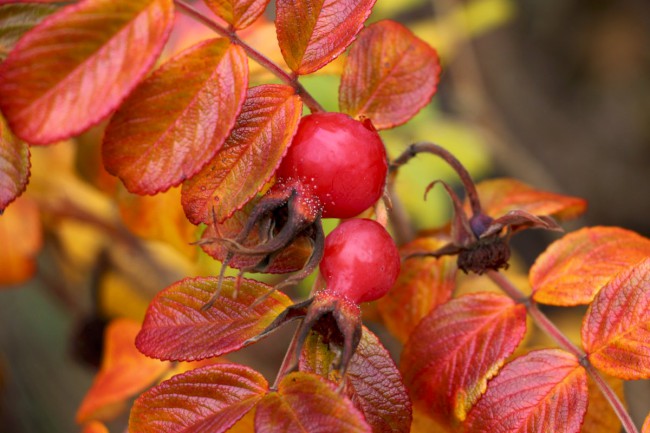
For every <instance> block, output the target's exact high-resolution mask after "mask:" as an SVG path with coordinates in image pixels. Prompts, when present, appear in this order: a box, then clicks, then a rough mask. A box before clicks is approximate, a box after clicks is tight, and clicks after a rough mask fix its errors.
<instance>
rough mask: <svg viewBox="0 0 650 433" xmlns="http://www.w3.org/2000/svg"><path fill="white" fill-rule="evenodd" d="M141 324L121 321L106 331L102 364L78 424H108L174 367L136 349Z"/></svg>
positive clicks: (89, 391) (114, 322)
mask: <svg viewBox="0 0 650 433" xmlns="http://www.w3.org/2000/svg"><path fill="white" fill-rule="evenodd" d="M139 330H140V324H139V323H137V322H135V321H134V320H130V319H117V320H114V321H112V322H111V323H110V324H109V325H108V327H107V328H106V333H105V343H104V352H103V357H102V365H101V368H100V369H99V372H98V373H97V376H95V380H94V382H93V384H92V386H91V387H90V389H89V390H88V392H87V393H86V395H85V397H84V399H83V401H82V402H81V405H80V406H79V409H78V410H77V416H76V419H77V422H78V423H80V424H81V423H84V422H87V421H90V420H93V419H96V420H103V421H107V420H110V419H112V418H114V417H115V416H117V414H118V413H119V411H120V410H121V409H123V407H124V405H125V403H126V400H127V399H128V398H130V397H132V396H134V395H136V394H138V393H139V392H140V391H142V390H143V389H145V388H147V387H148V386H149V385H151V384H152V383H153V382H154V381H155V380H156V379H158V378H159V377H160V376H162V374H163V373H164V372H165V371H166V370H168V369H169V368H170V367H171V365H170V364H169V363H168V362H162V361H159V360H157V359H151V358H148V357H146V356H144V355H143V354H142V353H140V352H139V351H138V349H137V348H136V347H135V336H136V335H137V334H138V331H139Z"/></svg>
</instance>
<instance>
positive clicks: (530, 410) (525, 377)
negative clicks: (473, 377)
mask: <svg viewBox="0 0 650 433" xmlns="http://www.w3.org/2000/svg"><path fill="white" fill-rule="evenodd" d="M586 410H587V373H586V372H585V370H584V368H582V366H581V365H580V364H579V363H578V360H577V359H576V358H575V357H574V356H573V355H571V354H569V353H567V352H564V351H562V350H559V349H545V350H538V351H533V352H530V353H528V354H527V355H524V356H522V357H520V358H517V359H515V360H514V361H512V362H510V363H509V364H507V365H506V366H505V367H503V369H502V370H501V372H500V373H499V374H498V375H497V376H496V377H495V378H494V379H492V380H491V381H490V383H489V385H488V390H487V392H486V393H485V395H484V396H483V398H481V399H480V400H479V402H478V403H477V404H476V406H474V409H472V411H471V412H470V414H469V416H468V418H467V424H466V425H467V431H468V432H470V433H474V432H485V433H506V432H513V431H522V432H524V431H525V432H527V433H546V432H555V433H559V432H565V433H572V432H575V433H577V432H579V431H580V426H581V424H582V420H583V418H584V416H585V412H586Z"/></svg>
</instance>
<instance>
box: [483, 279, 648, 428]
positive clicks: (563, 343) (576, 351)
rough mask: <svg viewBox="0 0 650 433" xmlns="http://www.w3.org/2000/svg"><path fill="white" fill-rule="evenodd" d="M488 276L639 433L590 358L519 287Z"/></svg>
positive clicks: (627, 426)
mask: <svg viewBox="0 0 650 433" xmlns="http://www.w3.org/2000/svg"><path fill="white" fill-rule="evenodd" d="M487 275H488V276H489V277H490V279H491V280H492V281H494V282H495V283H496V284H497V285H498V286H499V287H500V288H501V289H502V290H503V291H504V292H505V293H506V294H507V295H508V296H509V297H511V298H512V299H513V300H515V301H517V302H522V301H523V304H524V305H525V306H526V310H527V311H528V314H530V316H531V317H532V318H533V320H534V321H535V324H536V325H537V326H538V327H539V328H540V329H541V330H542V331H544V332H545V333H546V334H547V335H549V336H550V337H551V338H553V340H555V341H556V342H557V344H558V345H559V346H560V347H561V348H563V349H565V350H566V351H568V352H570V353H572V354H573V355H575V356H576V357H577V358H578V360H579V362H580V365H582V366H583V367H584V368H585V370H586V371H587V373H588V374H589V376H590V377H591V378H592V379H593V381H594V383H595V384H596V386H598V388H599V389H600V391H601V392H602V393H603V395H604V396H605V398H606V399H607V401H608V402H609V404H610V406H611V407H612V409H614V412H615V413H616V415H617V416H618V418H619V420H620V421H621V423H622V424H623V428H624V429H625V431H626V432H627V433H639V430H638V429H637V428H636V426H635V425H634V422H633V421H632V418H631V417H630V414H629V413H628V412H627V410H625V406H624V405H623V403H622V402H621V400H620V399H619V398H618V396H617V395H616V393H615V392H614V390H613V389H612V388H611V387H610V386H609V384H608V383H607V382H606V381H605V380H604V379H603V377H602V376H601V375H600V373H599V372H598V370H597V369H596V368H595V367H594V366H593V365H592V364H591V363H590V362H589V358H588V357H587V355H586V354H585V352H584V351H583V350H582V349H580V348H579V347H578V346H576V345H575V344H573V343H572V342H571V341H570V340H569V339H568V338H567V337H566V335H564V334H563V333H562V331H560V330H559V329H558V327H557V326H555V324H554V323H553V322H551V320H550V319H549V318H548V317H546V315H545V314H544V313H542V311H541V310H540V309H539V308H538V306H537V304H536V303H535V301H534V300H533V299H532V298H530V297H526V295H524V294H523V293H522V292H521V291H520V290H519V289H518V288H517V287H515V286H514V284H512V283H511V282H510V280H508V279H507V278H506V277H505V276H504V275H503V274H501V273H499V272H497V271H488V272H487Z"/></svg>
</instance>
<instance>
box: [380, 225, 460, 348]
mask: <svg viewBox="0 0 650 433" xmlns="http://www.w3.org/2000/svg"><path fill="white" fill-rule="evenodd" d="M446 243H447V241H446V240H442V239H438V238H433V237H427V238H419V239H416V240H415V241H413V242H411V243H409V244H407V245H405V246H403V247H402V248H400V255H401V256H402V257H405V256H407V255H409V254H412V253H415V252H431V251H435V250H437V249H438V248H440V247H442V246H443V245H445V244H446ZM457 270H458V268H457V267H456V258H455V257H450V256H443V257H441V258H439V259H436V258H433V257H416V258H412V259H408V260H405V261H403V262H402V268H401V270H400V274H399V277H398V278H397V281H396V282H395V284H394V285H393V288H392V289H391V290H390V291H389V292H388V294H387V295H386V296H384V297H383V298H382V299H380V300H379V301H378V302H377V305H378V307H379V313H380V314H381V317H382V319H383V320H384V323H385V324H386V327H387V328H388V329H389V330H390V332H391V333H392V334H393V335H395V336H396V337H397V338H399V339H400V341H402V342H406V340H407V339H408V337H409V336H410V335H411V333H412V332H413V329H415V327H416V326H417V324H418V323H420V320H422V318H423V317H424V316H426V315H427V314H429V312H430V311H431V310H433V309H434V308H435V307H437V306H438V305H440V304H442V303H445V302H447V301H448V300H449V299H450V298H451V292H452V290H453V289H454V287H455V285H456V271H457Z"/></svg>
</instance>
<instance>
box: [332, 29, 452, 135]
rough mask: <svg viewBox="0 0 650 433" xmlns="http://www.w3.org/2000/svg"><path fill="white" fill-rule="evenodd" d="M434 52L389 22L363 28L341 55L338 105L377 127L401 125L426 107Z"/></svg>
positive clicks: (436, 68)
mask: <svg viewBox="0 0 650 433" xmlns="http://www.w3.org/2000/svg"><path fill="white" fill-rule="evenodd" d="M439 74H440V64H439V63H438V55H437V54H436V52H435V50H434V49H433V48H431V47H430V46H429V45H427V44H426V43H425V42H423V41H422V40H420V39H419V38H417V37H416V36H415V35H413V33H411V31H410V30H408V29H407V28H406V27H404V26H403V25H401V24H399V23H396V22H394V21H379V22H377V23H374V24H372V25H370V26H368V27H367V28H365V29H364V30H363V31H362V32H361V34H360V35H359V38H358V40H357V41H356V42H355V43H354V45H352V48H351V49H350V53H349V55H348V57H347V59H346V63H345V68H344V70H343V76H342V78H341V87H340V88H339V106H340V107H341V111H343V112H344V113H348V114H350V115H351V116H352V117H361V116H363V117H368V118H370V120H372V123H373V125H374V126H375V128H377V129H387V128H392V127H393V126H397V125H401V124H402V123H405V122H406V121H408V120H409V119H410V118H411V117H413V116H414V115H415V114H416V113H417V112H418V111H419V110H420V109H421V108H422V107H424V106H425V105H427V104H428V103H429V101H430V100H431V98H432V97H433V94H434V93H435V91H436V87H437V85H438V75H439Z"/></svg>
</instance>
